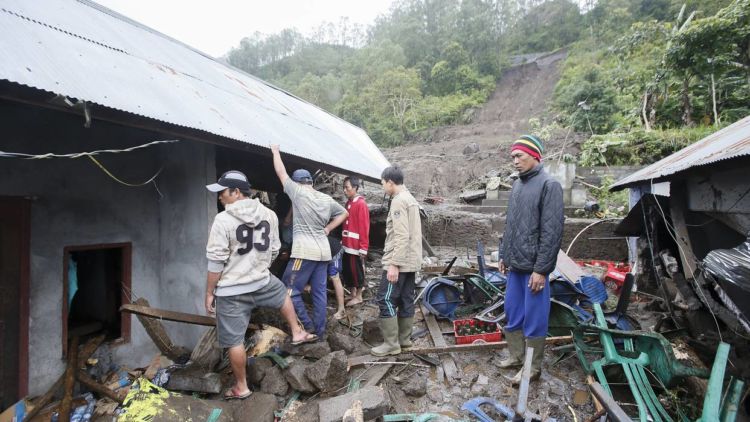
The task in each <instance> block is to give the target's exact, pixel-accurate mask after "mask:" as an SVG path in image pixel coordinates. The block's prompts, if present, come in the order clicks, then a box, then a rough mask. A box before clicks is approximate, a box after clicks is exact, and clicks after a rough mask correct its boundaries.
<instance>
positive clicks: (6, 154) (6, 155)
mask: <svg viewBox="0 0 750 422" xmlns="http://www.w3.org/2000/svg"><path fill="white" fill-rule="evenodd" d="M173 142H180V141H179V140H177V139H172V140H165V141H154V142H149V143H147V144H143V145H137V146H134V147H130V148H125V149H102V150H97V151H91V152H75V153H71V154H53V153H51V152H50V153H47V154H38V155H35V154H25V153H21V152H5V151H0V158H22V159H26V160H41V159H45V158H81V157H90V156H93V155H99V154H104V153H111V154H118V153H121V152H131V151H135V150H137V149H142V148H147V147H150V146H152V145H157V144H170V143H173Z"/></svg>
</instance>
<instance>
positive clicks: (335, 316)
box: [333, 311, 346, 321]
mask: <svg viewBox="0 0 750 422" xmlns="http://www.w3.org/2000/svg"><path fill="white" fill-rule="evenodd" d="M344 318H346V312H345V311H342V312H336V313H335V314H333V319H335V320H336V321H340V320H342V319H344Z"/></svg>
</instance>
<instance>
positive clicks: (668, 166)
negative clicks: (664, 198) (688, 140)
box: [611, 116, 750, 190]
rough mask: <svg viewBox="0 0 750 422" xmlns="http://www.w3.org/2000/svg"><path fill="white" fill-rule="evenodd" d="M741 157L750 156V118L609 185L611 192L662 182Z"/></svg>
mask: <svg viewBox="0 0 750 422" xmlns="http://www.w3.org/2000/svg"><path fill="white" fill-rule="evenodd" d="M743 155H750V116H748V117H745V118H744V119H742V120H740V121H737V122H735V123H734V124H732V125H730V126H727V127H725V128H724V129H722V130H719V131H717V132H714V133H712V134H711V135H709V136H706V137H705V138H703V139H701V140H700V141H698V142H696V143H694V144H692V145H689V146H687V147H685V148H683V149H681V150H679V151H677V152H675V153H674V154H672V155H670V156H669V157H666V158H664V159H662V160H660V161H657V162H656V163H654V164H651V165H650V166H648V167H645V168H643V169H641V170H639V171H637V172H635V173H633V174H631V175H630V176H628V177H625V178H622V179H620V180H618V181H617V182H616V183H615V184H614V185H612V187H611V190H620V189H624V188H626V187H629V186H631V185H637V184H641V183H643V182H651V181H654V182H656V181H662V180H663V179H665V178H666V176H670V175H673V174H675V173H679V172H681V171H684V170H687V169H689V168H692V167H696V166H703V165H706V164H711V163H715V162H717V161H721V160H728V159H730V158H735V157H740V156H743Z"/></svg>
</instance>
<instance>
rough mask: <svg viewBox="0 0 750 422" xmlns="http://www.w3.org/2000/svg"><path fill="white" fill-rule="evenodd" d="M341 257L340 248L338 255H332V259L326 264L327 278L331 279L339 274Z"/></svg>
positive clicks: (342, 251)
mask: <svg viewBox="0 0 750 422" xmlns="http://www.w3.org/2000/svg"><path fill="white" fill-rule="evenodd" d="M343 255H344V249H343V248H342V249H341V250H340V251H339V253H337V254H336V255H334V257H333V258H331V260H330V261H329V262H328V277H333V276H335V275H338V274H340V273H341V257H342V256H343Z"/></svg>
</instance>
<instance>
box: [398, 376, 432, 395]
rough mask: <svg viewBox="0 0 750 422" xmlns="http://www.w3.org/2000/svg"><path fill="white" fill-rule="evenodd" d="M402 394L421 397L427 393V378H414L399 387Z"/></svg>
mask: <svg viewBox="0 0 750 422" xmlns="http://www.w3.org/2000/svg"><path fill="white" fill-rule="evenodd" d="M401 390H403V392H404V394H406V395H407V396H411V397H422V396H424V395H425V394H426V393H427V378H426V377H422V376H414V377H411V378H409V380H408V381H407V382H406V383H405V384H404V385H403V386H402V387H401Z"/></svg>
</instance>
